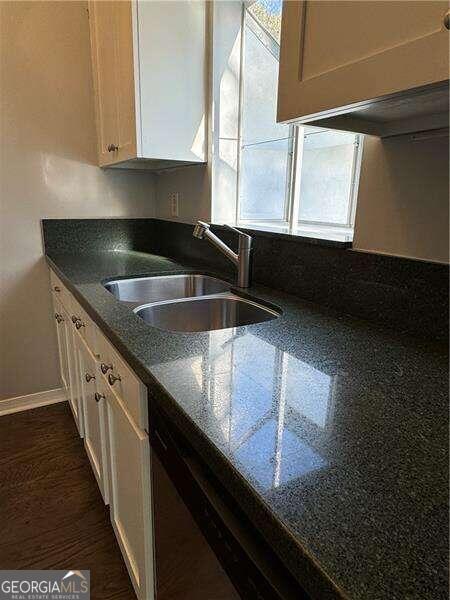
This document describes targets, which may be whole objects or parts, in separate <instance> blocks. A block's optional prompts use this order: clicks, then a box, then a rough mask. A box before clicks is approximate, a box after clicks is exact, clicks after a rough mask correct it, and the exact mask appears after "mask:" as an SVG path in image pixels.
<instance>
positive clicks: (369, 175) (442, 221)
mask: <svg viewBox="0 0 450 600" xmlns="http://www.w3.org/2000/svg"><path fill="white" fill-rule="evenodd" d="M448 159H449V151H448V137H442V138H435V139H428V140H425V139H424V140H421V141H411V139H410V138H409V137H402V138H396V139H394V138H392V140H389V139H386V140H384V141H381V140H379V139H377V138H372V137H367V138H366V139H365V142H364V154H363V162H362V165H361V179H360V184H359V193H358V205H357V209H356V223H355V239H354V247H355V248H358V249H361V250H369V251H373V252H383V253H386V254H396V255H400V256H408V257H411V258H420V259H425V260H432V261H439V262H447V261H448V251H449V243H448V242H449V238H448V234H449V190H448V185H449V177H448Z"/></svg>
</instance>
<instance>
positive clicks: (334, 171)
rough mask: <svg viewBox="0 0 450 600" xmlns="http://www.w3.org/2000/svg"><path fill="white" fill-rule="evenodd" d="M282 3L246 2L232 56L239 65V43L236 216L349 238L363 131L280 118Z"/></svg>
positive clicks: (260, 224) (246, 222)
mask: <svg viewBox="0 0 450 600" xmlns="http://www.w3.org/2000/svg"><path fill="white" fill-rule="evenodd" d="M281 4H282V2H281V0H258V1H256V2H254V1H251V0H250V1H247V2H244V3H243V4H242V21H241V24H240V35H238V36H237V37H236V44H235V46H234V51H235V54H234V57H233V65H234V66H235V65H236V61H237V59H236V55H237V52H236V46H238V48H237V49H238V51H239V52H240V54H239V56H240V66H239V68H238V74H239V77H238V88H239V100H238V110H237V114H238V118H237V120H238V122H237V156H236V160H235V165H236V167H235V168H236V190H237V192H236V198H235V200H234V203H235V204H234V205H235V210H234V219H233V220H234V222H235V223H237V224H238V225H241V226H246V227H255V228H262V229H269V230H272V231H280V232H286V233H291V234H302V235H322V236H323V237H333V238H336V239H352V235H353V224H354V214H355V206H356V195H357V183H358V179H359V165H360V158H361V144H362V139H361V136H360V135H356V134H354V133H348V132H343V131H335V130H327V129H323V128H317V127H300V126H295V125H285V124H278V123H277V122H276V105H277V83H278V62H279V52H280V46H279V39H280V28H281ZM234 72H235V73H236V69H234ZM221 110H223V106H222V107H221ZM219 139H221V138H219ZM228 143H230V142H229V141H228ZM223 144H224V141H223V140H222V147H223ZM229 163H230V161H229ZM230 164H231V163H230Z"/></svg>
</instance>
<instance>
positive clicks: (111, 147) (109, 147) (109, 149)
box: [107, 144, 119, 152]
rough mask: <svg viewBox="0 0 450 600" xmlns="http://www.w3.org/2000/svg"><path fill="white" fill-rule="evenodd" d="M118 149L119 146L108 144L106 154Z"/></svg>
mask: <svg viewBox="0 0 450 600" xmlns="http://www.w3.org/2000/svg"><path fill="white" fill-rule="evenodd" d="M118 149H119V146H116V145H115V144H109V146H108V148H107V150H108V152H116V150H118Z"/></svg>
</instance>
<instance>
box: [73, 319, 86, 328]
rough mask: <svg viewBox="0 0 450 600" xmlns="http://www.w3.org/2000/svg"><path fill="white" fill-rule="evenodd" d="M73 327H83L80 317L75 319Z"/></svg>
mask: <svg viewBox="0 0 450 600" xmlns="http://www.w3.org/2000/svg"><path fill="white" fill-rule="evenodd" d="M75 327H76V328H77V329H81V328H82V327H85V324H84V323H83V321H82V320H81V319H78V320H77V321H75Z"/></svg>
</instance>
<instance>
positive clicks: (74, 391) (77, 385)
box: [62, 308, 84, 437]
mask: <svg viewBox="0 0 450 600" xmlns="http://www.w3.org/2000/svg"><path fill="white" fill-rule="evenodd" d="M62 314H63V316H64V324H65V329H66V348H67V362H68V372H69V404H70V408H71V409H72V413H73V416H74V419H75V424H76V426H77V428H78V432H79V434H80V437H83V436H84V419H83V407H82V403H81V381H80V369H79V364H78V356H77V351H76V345H75V339H74V336H75V326H74V324H73V322H72V319H71V317H70V316H69V313H68V312H67V311H66V309H65V308H62Z"/></svg>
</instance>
